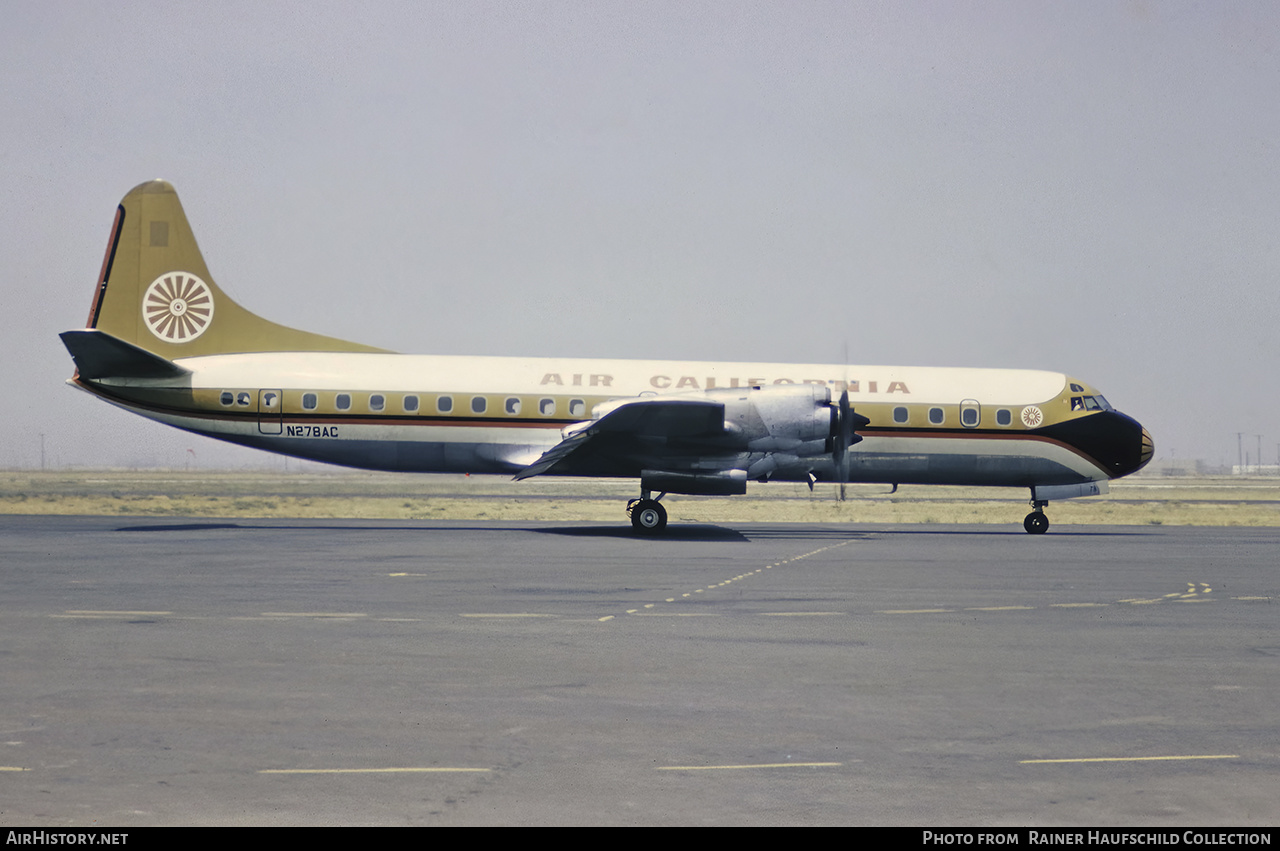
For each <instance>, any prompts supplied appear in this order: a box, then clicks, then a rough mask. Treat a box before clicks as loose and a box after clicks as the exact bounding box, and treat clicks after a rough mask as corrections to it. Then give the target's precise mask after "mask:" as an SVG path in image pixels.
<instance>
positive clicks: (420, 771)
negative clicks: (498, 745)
mask: <svg viewBox="0 0 1280 851" xmlns="http://www.w3.org/2000/svg"><path fill="white" fill-rule="evenodd" d="M492 770H493V769H490V768H264V769H262V770H260V771H259V772H258V773H259V774H449V773H456V772H481V771H492Z"/></svg>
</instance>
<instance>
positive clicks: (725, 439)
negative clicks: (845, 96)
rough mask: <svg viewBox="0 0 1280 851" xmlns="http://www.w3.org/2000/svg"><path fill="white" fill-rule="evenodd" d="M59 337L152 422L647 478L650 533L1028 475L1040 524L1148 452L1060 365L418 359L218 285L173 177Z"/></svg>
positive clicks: (450, 467)
mask: <svg viewBox="0 0 1280 851" xmlns="http://www.w3.org/2000/svg"><path fill="white" fill-rule="evenodd" d="M60 336H61V338H62V341H63V343H64V345H65V346H66V348H67V350H68V351H69V352H70V354H71V357H72V359H73V360H74V361H75V367H76V370H75V374H74V375H73V377H72V378H70V379H69V380H68V383H69V384H71V385H72V386H74V387H76V388H78V389H80V390H84V391H86V392H88V393H90V394H92V395H94V396H96V397H98V398H100V399H102V400H104V401H106V402H109V403H111V404H113V405H116V406H118V407H121V408H124V409H125V410H128V411H132V412H134V413H136V414H140V415H142V416H144V417H148V418H149V419H152V420H156V421H158V422H161V423H165V424H167V425H170V426H174V427H176V428H180V429H185V430H186V431H190V432H195V433H196V434H202V435H205V436H208V437H213V438H217V439H219V440H225V441H229V442H231V443H237V444H241V445H244V446H251V447H255V448H257V449H263V450H267V451H269V452H276V453H281V454H284V455H289V456H294V457H298V458H307V459H311V460H315V461H323V462H328V463H331V464H338V465H344V466H349V467H358V468H364V469H374V470H396V471H409V472H437V473H439V472H462V473H497V474H507V475H512V476H514V477H515V478H516V479H528V478H530V477H533V476H543V475H556V476H593V477H617V478H627V479H638V480H639V485H640V495H639V497H638V498H636V499H632V500H630V501H628V503H627V506H626V510H627V514H628V515H629V516H630V519H631V523H632V526H633V527H634V528H635V530H636V531H637V532H640V533H645V534H656V533H660V532H661V531H662V530H663V529H664V528H665V527H666V525H667V512H666V509H665V507H664V506H663V505H662V502H661V500H662V499H663V498H664V497H665V496H666V495H667V494H699V495H708V494H709V495H732V494H743V493H745V492H746V490H747V484H748V482H768V481H792V482H807V483H808V485H809V487H810V488H811V489H812V487H813V486H814V484H815V483H818V482H829V483H837V484H839V485H840V486H841V489H842V490H843V486H844V484H845V483H852V482H858V483H882V484H886V485H893V486H894V488H895V489H896V488H897V486H898V485H901V484H935V485H967V486H974V487H990V486H1004V487H1011V486H1012V487H1026V488H1029V489H1030V491H1031V503H1030V504H1031V509H1032V510H1031V513H1030V514H1028V515H1027V516H1026V519H1025V520H1024V523H1023V525H1024V528H1025V529H1026V531H1027V532H1030V533H1032V534H1041V533H1044V532H1045V531H1046V530H1047V529H1048V528H1049V521H1048V518H1047V516H1046V515H1045V512H1044V509H1045V507H1046V506H1047V505H1048V503H1049V501H1050V500H1059V499H1069V498H1074V497H1080V496H1092V495H1096V494H1100V493H1106V492H1107V490H1108V485H1107V483H1108V481H1109V480H1111V479H1114V478H1118V477H1120V476H1125V475H1128V474H1130V473H1132V472H1134V471H1136V470H1138V469H1140V468H1141V467H1142V466H1143V465H1145V464H1146V463H1147V462H1148V461H1150V460H1151V457H1152V454H1153V451H1154V447H1153V443H1152V439H1151V435H1150V434H1149V433H1148V431H1147V430H1146V429H1145V428H1143V427H1142V425H1141V424H1140V423H1138V422H1137V421H1136V420H1134V419H1133V418H1131V417H1129V416H1126V415H1125V414H1122V413H1120V412H1119V411H1117V410H1115V409H1114V408H1113V407H1112V406H1111V404H1110V403H1108V402H1107V400H1106V399H1105V398H1104V397H1103V396H1102V395H1101V394H1100V393H1098V392H1097V391H1096V390H1095V389H1094V388H1093V387H1092V386H1091V385H1089V384H1086V383H1084V382H1083V381H1079V380H1077V379H1075V378H1073V377H1070V376H1068V375H1065V374H1063V373H1057V372H1046V371H1038V370H1024V369H963V368H953V367H907V366H844V365H834V366H833V365H820V364H787V363H700V362H683V361H665V360H586V359H565V358H511V357H460V356H446V355H407V354H397V353H394V352H390V351H387V350H385V349H379V348H375V347H372V346H367V345H362V344H359V343H352V342H348V341H345V340H340V339H337V338H334V337H327V336H322V335H319V334H312V333H308V332H305V331H299V330H296V329H293V328H288V327H285V326H283V325H278V324H276V323H274V322H271V321H269V320H267V319H264V318H262V317H259V316H257V315H255V314H253V313H251V312H250V311H248V310H247V309H245V308H243V307H241V306H240V305H239V304H237V303H236V302H235V301H233V300H232V299H231V298H230V297H228V296H227V295H226V293H224V292H223V291H222V290H221V289H219V288H218V286H217V284H216V283H214V279H213V277H212V275H210V273H209V270H208V267H206V265H205V262H204V259H203V257H202V256H201V254H200V249H199V247H198V246H197V245H196V240H195V235H194V234H193V232H192V230H191V226H190V225H189V224H188V222H187V218H186V215H185V213H184V212H183V209H182V205H181V203H180V202H179V200H178V195H177V193H176V192H175V191H174V188H173V187H172V186H171V185H170V184H169V183H167V182H165V181H163V180H153V181H150V182H147V183H143V184H141V185H140V186H137V187H136V188H134V189H133V190H132V191H130V192H129V193H128V194H127V195H125V197H124V199H123V200H122V201H121V202H120V205H119V207H118V208H117V211H116V217H115V221H114V223H113V225H112V228H111V236H110V239H109V241H108V244H107V250H106V255H105V257H104V258H103V263H102V269H101V272H100V273H99V275H98V284H97V287H96V289H95V292H94V296H93V302H92V306H91V308H90V311H89V318H88V321H87V322H86V323H85V327H84V328H83V329H77V330H72V331H66V332H64V333H63V334H61V335H60ZM655 493H657V496H655V495H654V494H655Z"/></svg>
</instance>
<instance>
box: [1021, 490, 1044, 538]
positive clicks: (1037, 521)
mask: <svg viewBox="0 0 1280 851" xmlns="http://www.w3.org/2000/svg"><path fill="white" fill-rule="evenodd" d="M1048 504H1049V500H1047V499H1033V500H1031V513H1030V514H1028V515H1027V517H1026V519H1025V520H1023V521H1022V528H1023V529H1026V530H1027V532H1028V533H1029V534H1032V535H1043V534H1044V533H1045V532H1046V531H1048V529H1049V518H1048V517H1046V516H1045V514H1044V508H1045V506H1046V505H1048Z"/></svg>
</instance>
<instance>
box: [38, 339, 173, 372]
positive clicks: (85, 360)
mask: <svg viewBox="0 0 1280 851" xmlns="http://www.w3.org/2000/svg"><path fill="white" fill-rule="evenodd" d="M58 336H60V337H61V338H62V344H63V345H64V346H66V347H67V351H68V352H70V353H71V357H72V359H73V360H75V362H76V370H77V371H78V372H79V373H80V377H81V378H87V379H89V380H90V381H92V380H95V379H99V378H177V377H179V376H182V375H189V374H190V373H191V371H190V370H189V369H184V368H183V367H180V366H178V365H177V364H176V363H174V362H173V361H171V360H166V359H165V358H162V357H160V356H159V355H153V354H152V353H151V352H148V351H147V350H146V349H142V348H139V347H138V346H135V345H133V344H132V343H126V342H125V341H124V340H121V339H120V338H118V337H113V336H111V335H110V334H108V333H106V332H105V331H96V330H92V329H86V330H84V331H63V332H62V333H61V334H59V335H58Z"/></svg>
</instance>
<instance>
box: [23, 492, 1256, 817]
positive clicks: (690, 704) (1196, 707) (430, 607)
mask: <svg viewBox="0 0 1280 851" xmlns="http://www.w3.org/2000/svg"><path fill="white" fill-rule="evenodd" d="M670 532H671V534H669V535H668V536H666V537H665V538H662V539H643V538H636V537H634V536H633V535H632V534H631V532H630V529H629V528H623V527H622V526H620V525H619V526H604V525H600V526H597V525H555V524H527V523H514V524H513V523H448V522H439V523H431V522H399V521H387V522H378V521H370V522H360V521H246V520H239V521H209V520H176V519H168V518H165V519H154V520H152V519H146V518H102V517H23V516H3V517H0V562H2V563H3V580H2V581H3V586H0V587H3V594H0V683H3V690H2V693H0V694H2V696H0V731H3V732H2V733H0V823H3V824H7V825H52V826H76V825H91V824H92V825H96V826H98V827H103V826H116V825H118V826H128V825H150V824H188V825H189V824H397V825H398V824H408V825H414V824H430V825H434V824H439V825H456V824H921V825H964V824H973V825H993V826H995V825H1061V824H1075V825H1099V826H1110V825H1144V826H1159V825H1212V824H1228V825H1247V826H1265V825H1275V824H1276V823H1277V822H1278V821H1280V796H1278V795H1276V789H1277V788H1280V635H1278V634H1277V629H1276V627H1277V624H1278V623H1280V619H1278V618H1277V614H1276V612H1277V610H1276V607H1275V603H1276V600H1277V597H1280V579H1278V578H1277V577H1278V574H1277V561H1278V557H1280V529H1232V528H1225V529H1224V528H1168V527H1150V528H1148V527H1143V528H1126V527H1069V526H1055V527H1054V528H1053V529H1052V530H1051V531H1050V532H1049V534H1047V535H1044V536H1029V535H1025V534H1023V533H1022V531H1021V529H1020V527H1018V526H1017V525H1016V524H1014V525H1011V526H1009V527H989V526H969V527H950V526H947V527H942V526H909V527H894V528H870V527H859V526H854V527H849V526H803V525H740V526H734V527H721V526H673V527H671V529H670Z"/></svg>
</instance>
